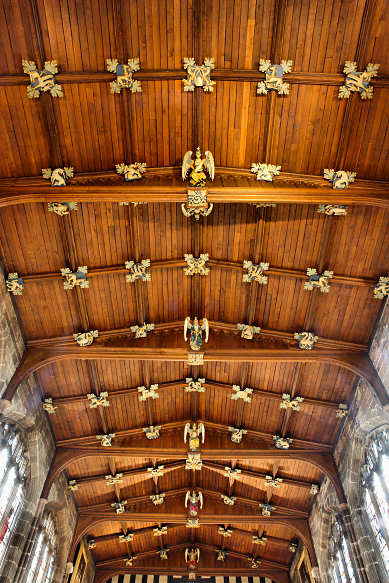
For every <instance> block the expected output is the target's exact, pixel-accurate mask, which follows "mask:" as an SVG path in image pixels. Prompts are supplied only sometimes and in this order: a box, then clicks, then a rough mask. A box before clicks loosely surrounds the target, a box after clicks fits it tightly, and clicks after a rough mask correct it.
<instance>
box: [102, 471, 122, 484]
mask: <svg viewBox="0 0 389 583" xmlns="http://www.w3.org/2000/svg"><path fill="white" fill-rule="evenodd" d="M105 483H106V484H107V486H116V485H119V484H123V474H122V473H119V474H115V475H114V476H113V475H112V474H109V475H108V476H105Z"/></svg>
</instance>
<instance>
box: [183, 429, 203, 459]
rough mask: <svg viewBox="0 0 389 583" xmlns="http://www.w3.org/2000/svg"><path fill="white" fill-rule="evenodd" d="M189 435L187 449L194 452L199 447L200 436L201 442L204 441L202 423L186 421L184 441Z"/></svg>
mask: <svg viewBox="0 0 389 583" xmlns="http://www.w3.org/2000/svg"><path fill="white" fill-rule="evenodd" d="M188 437H189V450H190V451H192V452H196V451H198V450H199V449H200V437H201V443H204V441H205V427H204V423H193V424H191V423H186V424H185V427H184V443H186V440H187V438H188Z"/></svg>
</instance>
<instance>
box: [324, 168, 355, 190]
mask: <svg viewBox="0 0 389 583" xmlns="http://www.w3.org/2000/svg"><path fill="white" fill-rule="evenodd" d="M356 175H357V173H356V172H349V171H348V170H334V169H333V168H324V174H323V177H324V180H329V181H330V182H332V188H333V189H334V190H347V188H348V187H349V184H350V182H354V180H355V177H356Z"/></svg>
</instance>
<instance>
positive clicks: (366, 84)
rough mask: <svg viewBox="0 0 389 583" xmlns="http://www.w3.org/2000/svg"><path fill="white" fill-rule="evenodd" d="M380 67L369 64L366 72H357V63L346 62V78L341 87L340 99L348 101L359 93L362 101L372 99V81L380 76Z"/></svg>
mask: <svg viewBox="0 0 389 583" xmlns="http://www.w3.org/2000/svg"><path fill="white" fill-rule="evenodd" d="M379 67H380V66H379V65H377V64H373V63H369V64H368V65H367V67H366V69H365V70H364V71H357V64H356V62H355V61H346V62H345V65H344V69H343V73H345V75H346V78H345V80H344V85H341V86H340V87H339V93H338V97H339V99H348V98H349V97H350V95H351V93H352V92H357V93H359V96H360V98H361V99H372V97H373V87H372V85H370V81H371V79H372V78H373V77H376V76H377V74H378V69H379Z"/></svg>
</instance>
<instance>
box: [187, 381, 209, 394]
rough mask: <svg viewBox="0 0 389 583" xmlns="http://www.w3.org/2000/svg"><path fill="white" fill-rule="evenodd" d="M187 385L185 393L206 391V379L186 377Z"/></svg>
mask: <svg viewBox="0 0 389 583" xmlns="http://www.w3.org/2000/svg"><path fill="white" fill-rule="evenodd" d="M185 381H186V383H187V384H186V387H185V393H205V387H204V386H203V385H204V383H205V379H196V380H194V379H192V378H186V379H185Z"/></svg>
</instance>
